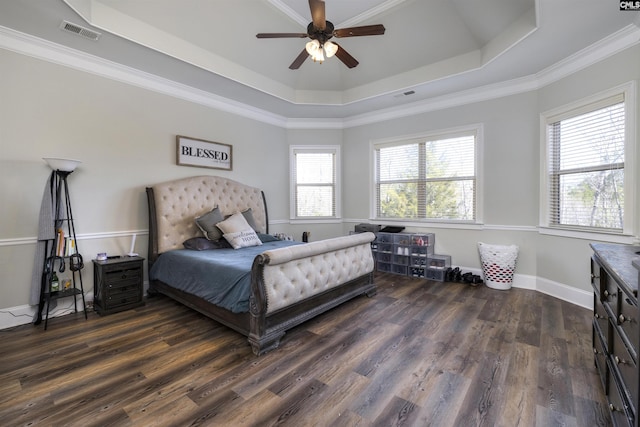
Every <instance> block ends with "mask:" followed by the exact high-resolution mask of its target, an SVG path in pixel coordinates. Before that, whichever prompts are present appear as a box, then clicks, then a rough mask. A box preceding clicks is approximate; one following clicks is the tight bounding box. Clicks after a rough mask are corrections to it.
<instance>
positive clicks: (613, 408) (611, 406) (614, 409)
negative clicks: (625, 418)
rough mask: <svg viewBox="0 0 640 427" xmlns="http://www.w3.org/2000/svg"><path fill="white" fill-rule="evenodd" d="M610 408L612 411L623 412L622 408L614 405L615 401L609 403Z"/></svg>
mask: <svg viewBox="0 0 640 427" xmlns="http://www.w3.org/2000/svg"><path fill="white" fill-rule="evenodd" d="M609 410H610V411H611V412H621V411H620V409H618V408H616V407H615V406H613V403H609Z"/></svg>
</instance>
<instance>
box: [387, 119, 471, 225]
mask: <svg viewBox="0 0 640 427" xmlns="http://www.w3.org/2000/svg"><path fill="white" fill-rule="evenodd" d="M475 153H476V134H475V132H467V133H466V134H461V135H451V136H444V137H443V136H440V137H438V138H434V139H428V138H425V139H422V140H420V139H413V140H411V141H404V142H397V143H393V144H378V145H376V146H375V161H376V182H375V185H376V216H377V217H378V218H390V219H418V220H419V219H436V220H459V221H473V220H475V217H476V216H475V196H476V168H475V164H476V162H475Z"/></svg>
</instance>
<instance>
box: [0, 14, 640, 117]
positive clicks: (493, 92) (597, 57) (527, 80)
mask: <svg viewBox="0 0 640 427" xmlns="http://www.w3.org/2000/svg"><path fill="white" fill-rule="evenodd" d="M639 42H640V27H638V26H637V25H635V24H632V25H628V26H627V27H625V28H623V29H622V30H620V31H618V32H616V33H614V34H612V35H610V36H609V37H606V38H604V39H602V40H600V41H598V42H596V43H594V44H593V45H591V46H589V47H587V48H585V49H583V50H581V51H579V52H577V53H576V54H574V55H572V56H570V57H568V58H566V59H564V60H562V61H560V62H558V63H556V64H554V65H552V66H550V67H547V68H546V69H544V70H542V71H540V72H539V73H536V74H535V75H530V76H525V77H522V78H519V79H513V80H508V81H504V82H500V83H496V84H491V85H486V86H482V87H478V88H474V89H470V90H465V91H460V92H456V93H451V94H447V95H444V96H439V97H433V98H429V99H425V100H422V101H416V102H414V103H411V104H406V105H403V106H399V107H392V108H387V109H380V110H376V111H372V112H369V113H365V114H360V115H354V116H350V117H346V118H325V119H313V118H304V119H296V118H287V117H284V116H281V115H278V114H274V113H271V112H269V111H266V110H263V109H259V108H256V107H253V106H251V105H248V104H244V103H240V102H237V101H234V100H232V99H229V98H224V97H221V96H218V95H216V94H213V93H211V92H207V91H203V90H200V89H196V88H193V87H190V86H187V85H184V84H181V83H177V82H175V81H172V80H169V79H164V78H162V77H158V76H156V75H153V74H150V73H146V72H143V71H140V70H137V69H134V68H131V67H126V66H123V65H121V64H118V63H115V62H113V61H108V60H105V59H102V58H99V57H97V56H94V55H90V54H87V53H84V52H80V51H77V50H75V49H71V48H68V47H65V46H62V45H59V44H56V43H52V42H49V41H47V40H44V39H41V38H38V37H34V36H31V35H28V34H25V33H21V32H19V31H15V30H12V29H10V28H6V27H3V26H0V48H2V49H6V50H9V51H13V52H16V53H20V54H23V55H26V56H30V57H33V58H37V59H41V60H44V61H48V62H52V63H55V64H58V65H62V66H65V67H69V68H72V69H76V70H80V71H83V72H87V73H91V74H94V75H97V76H101V77H105V78H109V79H112V80H116V81H119V82H122V83H126V84H130V85H133V86H137V87H140V88H143V89H147V90H151V91H154V92H157V93H161V94H165V95H168V96H172V97H175V98H179V99H183V100H185V101H189V102H193V103H195V104H199V105H203V106H206V107H209V108H213V109H216V110H219V111H224V112H228V113H230V114H235V115H238V116H242V117H246V118H249V119H252V120H256V121H259V122H262V123H267V124H270V125H273V126H277V127H281V128H286V129H345V128H351V127H357V126H363V125H368V124H373V123H379V122H382V121H387V120H393V119H398V118H402V117H409V116H414V115H417V114H424V113H427V112H431V111H437V110H442V109H445V108H451V107H456V106H460V105H466V104H470V103H475V102H480V101H486V100H491V99H496V98H501V97H505V96H510V95H515V94H519V93H524V92H529V91H533V90H537V89H539V88H541V87H544V86H546V85H548V84H550V83H553V82H555V81H558V80H560V79H562V78H564V77H566V76H568V75H571V74H572V73H575V72H577V71H579V70H582V69H584V68H586V67H588V66H590V65H593V64H595V63H597V62H599V61H602V60H604V59H606V58H608V57H610V56H612V55H614V54H616V53H618V52H621V51H623V50H625V49H628V48H630V47H632V46H635V45H636V44H638V43H639Z"/></svg>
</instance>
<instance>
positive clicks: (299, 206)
mask: <svg viewBox="0 0 640 427" xmlns="http://www.w3.org/2000/svg"><path fill="white" fill-rule="evenodd" d="M338 153H339V150H338V148H336V147H307V146H293V147H291V179H292V186H293V192H292V206H293V212H292V213H293V215H292V217H294V218H335V217H336V216H337V212H338V211H337V206H338V203H337V178H338V175H337V170H338V166H337V165H338V161H339V160H338V159H339V157H338Z"/></svg>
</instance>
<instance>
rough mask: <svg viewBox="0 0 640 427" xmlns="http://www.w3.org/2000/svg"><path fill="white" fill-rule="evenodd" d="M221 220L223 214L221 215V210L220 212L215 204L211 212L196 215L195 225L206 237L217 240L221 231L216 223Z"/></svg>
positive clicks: (220, 235) (220, 236)
mask: <svg viewBox="0 0 640 427" xmlns="http://www.w3.org/2000/svg"><path fill="white" fill-rule="evenodd" d="M222 220H224V216H222V212H220V209H218V207H217V206H216V207H215V208H213V210H211V212H207V213H206V214H204V215H202V216H199V217H197V218H196V225H197V226H198V228H200V230H201V231H202V233H203V234H204V235H205V237H206V238H207V239H209V240H218V239H220V238H222V232H220V229H219V228H218V227H216V224H217V223H219V222H220V221H222Z"/></svg>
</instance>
